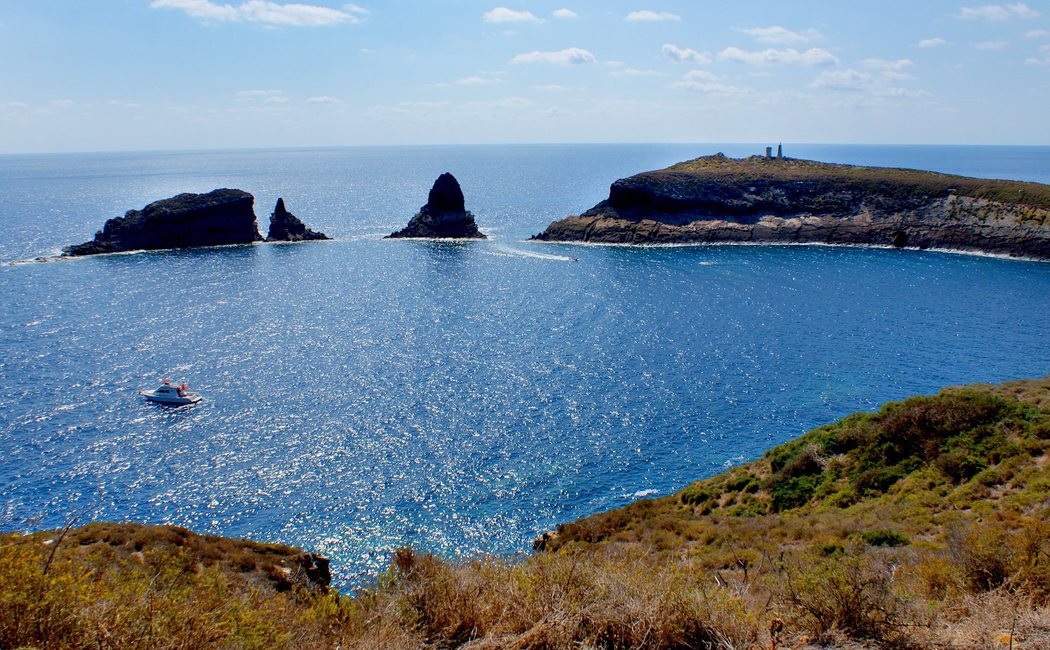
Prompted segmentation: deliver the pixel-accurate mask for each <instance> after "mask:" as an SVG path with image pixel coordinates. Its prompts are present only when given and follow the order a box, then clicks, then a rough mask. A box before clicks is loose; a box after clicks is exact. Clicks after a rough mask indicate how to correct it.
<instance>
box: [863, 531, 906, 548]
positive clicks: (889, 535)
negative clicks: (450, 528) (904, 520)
mask: <svg viewBox="0 0 1050 650" xmlns="http://www.w3.org/2000/svg"><path fill="white" fill-rule="evenodd" d="M861 539H863V540H864V543H865V544H867V545H868V546H891V547H897V546H907V545H908V544H910V543H911V542H909V541H908V536H907V535H905V534H903V533H899V532H897V531H895V530H885V529H882V530H869V531H867V532H865V533H861Z"/></svg>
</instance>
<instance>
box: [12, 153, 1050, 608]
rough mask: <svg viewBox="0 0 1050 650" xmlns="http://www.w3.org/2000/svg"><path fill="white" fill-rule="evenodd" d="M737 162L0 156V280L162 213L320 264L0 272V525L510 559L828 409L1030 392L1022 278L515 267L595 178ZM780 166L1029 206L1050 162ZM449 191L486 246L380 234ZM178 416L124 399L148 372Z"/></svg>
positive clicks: (1022, 274) (204, 255) (577, 254)
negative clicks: (188, 532) (988, 195)
mask: <svg viewBox="0 0 1050 650" xmlns="http://www.w3.org/2000/svg"><path fill="white" fill-rule="evenodd" d="M761 149H762V147H761V146H759V145H547V146H524V145H523V146H473V147H466V146H464V147H452V146H450V147H371V148H338V149H309V150H280V151H225V152H162V153H112V154H76V155H73V154H71V155H33V156H29V155H27V156H10V155H9V156H0V197H2V205H3V209H2V211H0V228H2V233H3V234H2V235H0V262H3V263H7V262H13V261H16V260H23V259H27V258H32V257H36V256H42V255H49V254H54V253H56V252H57V251H58V249H59V248H60V247H61V246H63V245H66V244H70V243H79V242H83V241H86V240H88V239H90V238H91V237H92V235H93V234H94V232H95V231H96V230H98V229H100V228H101V227H102V224H103V223H104V221H105V220H106V219H107V218H110V217H113V216H118V215H121V214H123V213H124V212H125V211H126V210H129V209H133V208H134V209H137V208H141V207H142V206H144V205H145V204H146V203H148V202H150V201H154V200H157V199H161V198H166V197H168V196H172V195H174V194H178V193H180V192H204V191H208V190H211V189H214V188H217V187H234V188H240V189H243V190H246V191H248V192H251V193H252V194H254V195H255V198H256V214H257V216H258V218H259V222H260V229H261V230H262V231H263V232H264V233H265V229H266V226H267V223H268V217H269V213H270V212H271V211H272V208H273V204H274V202H275V201H276V199H277V197H279V196H283V197H284V199H285V202H286V204H287V206H288V209H289V210H290V211H291V212H292V213H294V214H295V215H297V216H298V217H300V218H301V219H302V220H303V221H305V222H306V223H307V225H308V226H310V227H311V228H313V229H315V230H321V231H324V232H326V233H327V234H329V235H330V236H332V237H335V241H331V242H320V243H306V244H295V245H255V246H240V247H228V248H219V249H198V250H186V251H167V252H151V253H137V254H128V255H112V256H103V257H95V258H85V259H77V260H72V261H62V262H55V263H29V264H3V265H2V266H0V457H2V458H3V460H2V461H0V529H3V530H27V529H39V528H44V527H55V526H60V525H62V524H63V523H65V522H66V521H67V519H68V518H69V517H70V516H72V513H76V514H78V515H80V516H81V517H82V518H83V519H84V520H87V519H111V520H135V521H142V522H147V523H172V524H179V525H183V526H187V527H189V528H191V529H193V530H195V531H197V532H202V533H215V534H222V535H231V536H244V537H251V538H253V539H258V540H263V541H278V542H283V543H287V544H293V545H296V546H301V547H304V548H306V549H308V550H312V551H316V552H319V553H322V554H324V555H326V556H329V557H330V558H331V559H332V560H333V570H334V574H335V582H336V584H337V585H338V586H341V587H353V586H359V585H362V584H366V583H367V582H368V581H369V580H370V579H371V578H372V577H374V576H375V575H376V574H378V573H379V572H381V571H382V570H383V569H384V568H385V567H386V565H387V563H388V561H389V557H390V553H391V551H392V550H393V549H394V548H396V547H398V546H402V545H412V546H414V547H416V548H417V549H422V550H429V551H434V552H436V553H439V554H442V555H444V556H447V557H467V556H470V555H473V554H476V553H480V552H491V553H500V554H510V553H518V552H525V551H527V550H528V549H529V548H530V546H531V542H532V540H533V538H535V537H536V536H537V535H539V534H540V533H542V532H543V531H545V530H549V529H551V528H552V527H554V526H555V525H556V524H557V523H559V522H563V521H567V520H572V519H575V518H578V517H581V516H585V515H588V514H591V513H594V512H598V511H601V510H606V509H609V508H614V507H617V506H622V505H624V504H626V503H628V502H630V501H631V500H633V499H636V498H639V497H641V496H647V495H662V494H667V493H670V492H672V491H674V490H677V489H680V488H682V487H684V486H685V485H687V484H688V483H689V482H691V481H693V480H696V479H698V478H702V477H705V476H709V475H711V474H714V473H716V472H718V471H720V470H722V469H723V468H725V467H728V466H731V465H733V464H736V463H741V462H744V461H746V460H749V459H752V458H755V457H757V456H760V455H761V454H762V452H763V451H765V450H766V449H768V448H770V447H772V446H774V445H776V444H779V443H781V442H784V441H786V440H788V439H790V438H793V437H795V436H797V435H799V434H801V433H802V432H804V431H806V430H808V429H810V428H812V427H814V426H817V425H819V424H823V423H826V422H829V421H832V420H834V419H837V418H839V417H841V416H843V415H846V414H847V413H850V412H852V411H856V410H869V409H873V408H876V407H877V406H878V405H880V404H881V403H882V402H884V401H887V400H893V399H900V398H903V397H906V396H908V395H912V394H916V393H928V392H932V391H936V390H937V389H938V388H940V387H942V386H945V385H951V384H961V383H973V382H1000V381H1004V380H1007V379H1013V378H1021V377H1031V376H1042V375H1046V374H1048V373H1050V264H1047V263H1040V262H1025V261H1017V260H1004V259H995V258H988V257H979V256H969V255H957V254H947V253H938V252H915V251H895V250H867V249H860V248H832V247H797V246H762V247H750V246H703V247H669V248H636V249H632V248H625V247H607V246H573V245H557V244H538V243H525V242H524V241H523V240H524V239H526V238H527V237H528V236H529V235H531V234H534V233H537V232H540V231H541V230H543V228H544V227H545V226H546V225H547V223H549V222H550V221H552V220H554V219H557V218H561V217H563V216H566V215H568V214H576V213H579V212H580V211H582V210H585V209H587V208H589V207H591V206H592V205H594V204H595V203H597V202H598V201H599V200H601V199H603V198H605V196H606V195H607V193H608V187H609V184H610V183H612V181H614V180H616V179H617V178H619V177H622V176H627V175H630V174H633V173H637V172H640V171H645V170H649V169H656V168H660V167H664V166H666V165H668V164H671V163H673V162H677V161H680V160H686V159H689V158H693V157H696V156H699V155H707V154H711V153H714V152H716V151H724V152H725V153H726V154H727V155H736V156H740V155H748V154H752V153H758V152H759V151H760V150H761ZM785 153H786V155H789V156H794V157H800V158H815V159H820V160H826V161H832V162H848V163H857V164H875V165H890V166H904V167H914V168H920V169H931V170H935V171H944V172H952V173H959V174H966V175H972V176H981V177H990V178H1009V179H1019V180H1030V181H1038V182H1042V183H1050V147H940V146H880V147H876V146H859V145H858V146H816V145H812V146H801V145H789V146H786V147H785ZM445 171H449V172H452V173H453V174H454V175H455V176H456V178H457V179H458V180H459V182H460V184H461V185H462V187H463V191H464V193H465V195H466V202H467V209H468V210H471V211H472V212H473V213H474V215H475V216H476V218H477V220H478V223H479V225H480V226H481V228H482V230H483V231H485V232H487V233H488V234H489V236H490V237H491V240H490V241H487V242H469V243H458V244H457V243H434V242H421V241H384V240H382V239H381V237H382V236H383V235H384V234H388V233H389V232H391V231H393V230H395V229H398V228H400V227H402V226H404V225H405V223H407V221H408V219H409V218H410V217H411V216H412V215H413V214H414V213H415V212H416V210H417V209H418V208H419V207H420V206H421V205H422V204H423V203H425V201H426V196H427V191H428V190H429V189H430V185H431V183H432V182H433V181H434V179H435V178H437V176H438V175H439V174H440V173H442V172H445ZM165 376H170V377H172V378H173V379H175V380H177V381H186V382H188V383H189V384H191V385H192V386H193V388H194V389H195V390H198V391H199V392H201V393H202V394H203V395H204V396H205V398H206V399H205V401H204V402H202V403H201V404H199V405H197V406H194V407H190V408H183V409H171V408H164V407H158V406H155V405H150V404H147V403H145V402H144V400H143V399H142V398H141V397H139V395H138V391H139V390H141V389H145V388H154V387H155V386H156V385H157V384H158V382H159V380H160V379H161V378H162V377H165Z"/></svg>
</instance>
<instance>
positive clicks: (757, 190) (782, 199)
mask: <svg viewBox="0 0 1050 650" xmlns="http://www.w3.org/2000/svg"><path fill="white" fill-rule="evenodd" d="M534 239H538V240H543V241H578V242H602V243H618V244H665V243H705V242H755V243H778V242H779V243H829V244H859V245H874V246H896V247H898V248H905V247H906V248H945V249H953V250H962V251H974V252H987V253H996V254H1003V255H1011V256H1023V257H1035V258H1043V259H1050V186H1046V185H1040V184H1037V183H1020V182H1013V181H990V180H984V179H974V178H965V177H961V176H949V175H946V174H935V173H932V172H920V171H914V170H901V169H883V168H874V167H854V166H849V165H830V164H825V163H817V162H810V161H800V160H793V159H782V160H777V159H772V160H769V159H765V158H760V157H757V156H756V157H752V158H749V159H745V160H735V159H730V158H726V157H725V156H723V155H721V154H718V155H715V156H708V157H705V158H698V159H696V160H693V161H689V162H687V163H681V164H679V165H675V166H673V167H670V168H668V169H665V170H660V171H656V172H646V173H643V174H638V175H636V176H632V177H630V178H626V179H621V180H618V181H616V182H615V183H613V185H612V187H611V189H610V192H609V199H607V200H606V201H603V202H601V203H599V204H598V205H596V206H595V207H593V208H591V209H590V210H588V211H587V212H584V213H583V214H582V215H579V216H573V217H568V218H566V219H562V220H560V221H556V222H554V223H552V224H550V226H548V227H547V229H546V230H545V231H544V232H542V233H540V234H539V235H536V236H535V237H534Z"/></svg>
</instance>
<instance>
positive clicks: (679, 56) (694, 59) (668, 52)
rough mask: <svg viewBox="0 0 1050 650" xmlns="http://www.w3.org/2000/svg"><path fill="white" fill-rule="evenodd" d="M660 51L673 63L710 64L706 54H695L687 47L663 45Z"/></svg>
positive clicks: (709, 58) (670, 44)
mask: <svg viewBox="0 0 1050 650" xmlns="http://www.w3.org/2000/svg"><path fill="white" fill-rule="evenodd" d="M660 51H661V52H663V53H664V56H666V57H667V58H668V59H670V60H672V61H674V62H675V63H710V62H711V55H710V54H708V53H707V52H697V51H696V50H694V49H692V48H688V47H678V46H677V45H675V44H674V43H664V45H663V47H661V48H660Z"/></svg>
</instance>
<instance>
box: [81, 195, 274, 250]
mask: <svg viewBox="0 0 1050 650" xmlns="http://www.w3.org/2000/svg"><path fill="white" fill-rule="evenodd" d="M253 203H254V198H253V197H252V195H251V194H249V193H247V192H243V191H241V190H231V189H219V190H212V191H211V192H208V193H207V194H179V195H178V196H174V197H172V198H170V199H163V200H161V201H154V202H153V203H150V204H149V205H147V206H146V207H144V208H143V209H142V210H130V211H128V212H127V213H126V214H125V215H124V216H123V217H116V218H114V219H110V220H109V221H107V222H106V224H105V226H103V228H102V230H100V231H99V232H97V233H95V238H94V239H93V240H91V241H89V242H85V243H83V244H77V245H74V246H68V247H66V248H65V249H64V254H65V255H68V256H75V255H97V254H100V253H117V252H122V251H132V250H156V249H163V248H189V247H193V246H221V245H226V244H250V243H252V242H255V241H259V240H261V239H262V237H261V236H260V235H259V230H258V227H257V226H256V224H255V211H254V210H253V208H252V205H253Z"/></svg>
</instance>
